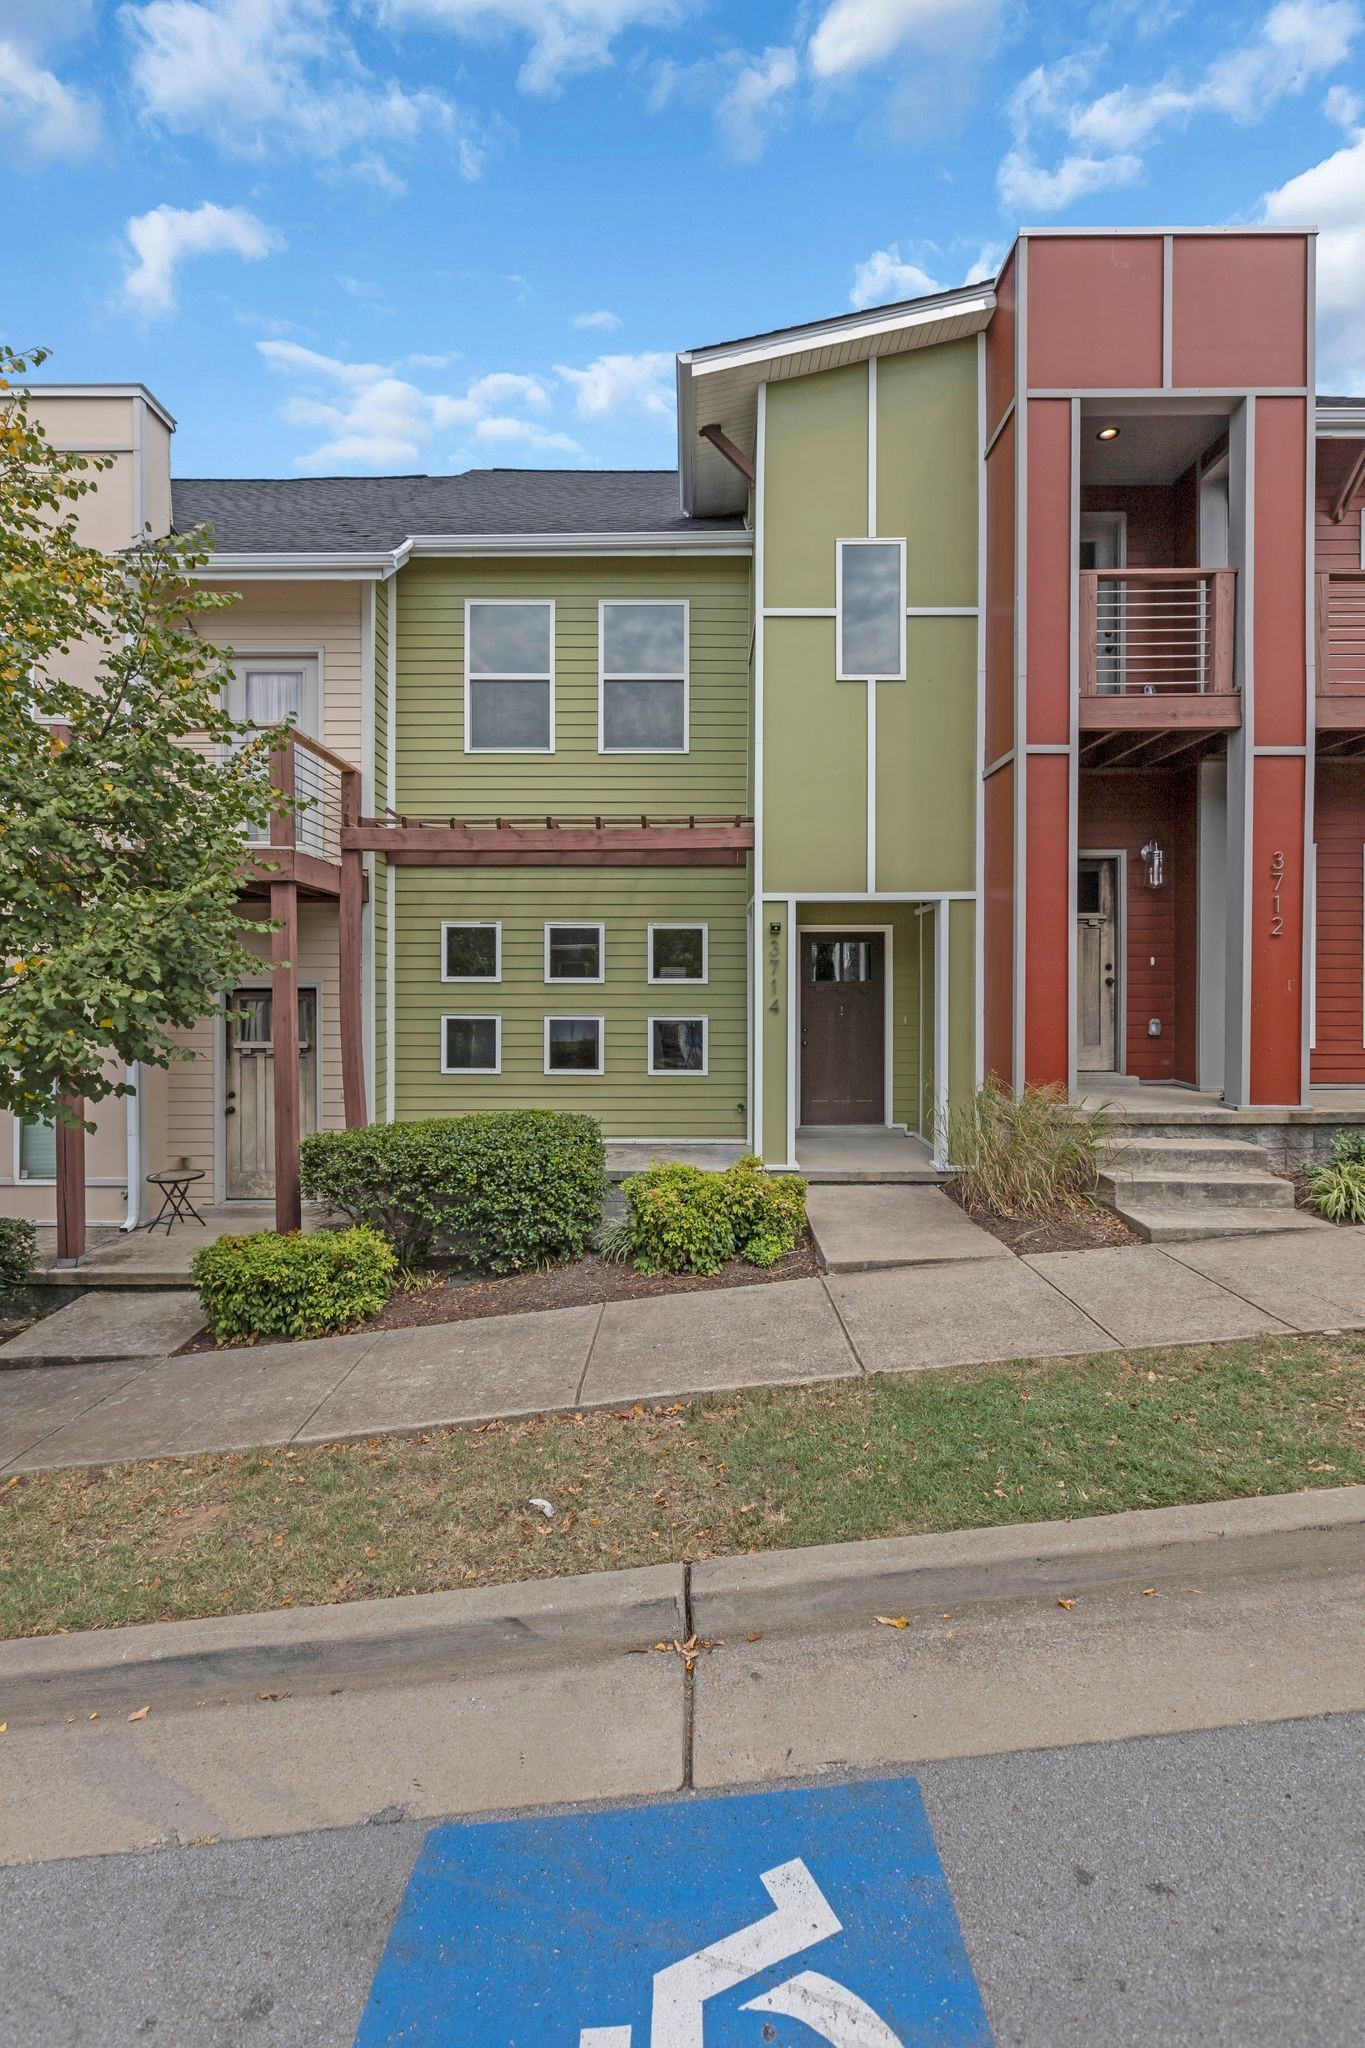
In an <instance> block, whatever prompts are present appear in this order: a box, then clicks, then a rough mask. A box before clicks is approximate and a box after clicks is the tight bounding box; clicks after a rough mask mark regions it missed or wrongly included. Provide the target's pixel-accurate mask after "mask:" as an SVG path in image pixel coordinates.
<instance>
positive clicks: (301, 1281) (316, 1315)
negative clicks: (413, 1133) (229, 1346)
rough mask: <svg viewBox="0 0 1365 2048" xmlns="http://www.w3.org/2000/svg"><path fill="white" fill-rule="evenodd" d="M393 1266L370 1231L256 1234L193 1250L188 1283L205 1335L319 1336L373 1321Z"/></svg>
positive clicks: (395, 1266) (387, 1291)
mask: <svg viewBox="0 0 1365 2048" xmlns="http://www.w3.org/2000/svg"><path fill="white" fill-rule="evenodd" d="M397 1270H398V1261H397V1259H396V1258H395V1257H394V1253H393V1247H392V1246H391V1245H390V1244H388V1243H387V1242H386V1240H385V1239H384V1238H383V1237H381V1235H380V1233H379V1232H378V1231H377V1230H371V1229H369V1228H368V1227H367V1226H365V1225H357V1226H356V1227H355V1228H353V1229H351V1230H315V1231H311V1232H310V1233H309V1235H308V1236H307V1237H301V1236H300V1235H299V1234H298V1233H297V1232H291V1233H290V1234H289V1235H288V1236H282V1235H281V1234H280V1233H279V1232H278V1231H274V1230H258V1231H256V1232H254V1233H253V1234H252V1235H251V1236H250V1237H220V1238H218V1239H217V1240H216V1242H215V1243H213V1244H206V1245H204V1246H203V1247H202V1249H201V1250H199V1251H197V1252H196V1253H195V1255H194V1258H193V1260H192V1261H191V1264H190V1280H191V1282H192V1284H193V1285H194V1286H195V1287H196V1288H197V1289H198V1291H199V1300H200V1304H201V1306H202V1308H203V1311H204V1314H205V1317H206V1318H207V1320H208V1326H209V1329H210V1330H211V1331H212V1333H213V1335H214V1336H215V1337H216V1338H217V1339H218V1341H219V1342H220V1343H221V1342H222V1341H223V1340H224V1339H225V1338H228V1337H325V1336H329V1335H330V1334H331V1333H332V1332H333V1331H335V1330H349V1329H351V1328H352V1327H353V1326H354V1325H355V1324H356V1323H359V1322H363V1321H364V1319H365V1317H366V1316H372V1315H377V1314H378V1312H379V1310H380V1309H381V1308H383V1306H384V1303H385V1302H386V1301H387V1300H388V1298H389V1295H390V1293H391V1291H392V1288H393V1281H394V1275H395V1273H396V1272H397Z"/></svg>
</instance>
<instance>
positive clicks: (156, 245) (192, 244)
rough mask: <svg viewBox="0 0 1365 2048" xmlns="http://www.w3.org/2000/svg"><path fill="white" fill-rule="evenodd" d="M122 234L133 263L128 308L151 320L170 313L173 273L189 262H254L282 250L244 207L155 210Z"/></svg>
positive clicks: (125, 282)
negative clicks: (223, 258)
mask: <svg viewBox="0 0 1365 2048" xmlns="http://www.w3.org/2000/svg"><path fill="white" fill-rule="evenodd" d="M124 233H125V235H126V236H127V239H128V248H129V253H130V255H131V256H133V257H135V258H136V261H135V262H133V263H131V264H130V267H129V269H128V271H127V273H126V275H125V277H124V280H123V295H124V297H125V299H126V300H127V301H128V303H129V305H130V306H133V307H134V308H136V310H137V311H138V312H140V313H145V314H147V315H148V316H152V315H155V314H158V313H172V312H174V310H175V286H176V273H177V272H178V270H179V268H180V265H181V264H182V263H184V262H185V261H186V260H187V258H189V257H191V256H219V255H230V256H242V257H245V258H246V259H247V261H248V262H256V261H259V259H260V258H261V257H262V256H269V255H270V254H271V252H272V251H273V250H276V249H281V248H283V247H284V243H283V240H282V239H281V237H280V236H279V235H277V234H276V232H275V230H274V229H273V228H268V227H267V226H266V225H265V222H264V221H261V220H258V219H257V218H256V215H255V214H254V213H248V212H247V209H246V208H245V207H244V206H214V205H212V204H211V203H210V202H209V201H207V200H206V201H205V202H204V204H203V205H202V206H196V207H193V208H189V207H183V206H154V207H153V208H152V210H151V212H150V213H140V214H137V215H136V216H135V217H134V218H133V219H132V220H130V221H129V222H128V225H127V227H126V228H125V229H124Z"/></svg>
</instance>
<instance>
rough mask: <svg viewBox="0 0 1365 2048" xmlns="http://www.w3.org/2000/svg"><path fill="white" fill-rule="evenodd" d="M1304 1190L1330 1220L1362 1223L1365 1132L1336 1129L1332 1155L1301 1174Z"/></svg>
mask: <svg viewBox="0 0 1365 2048" xmlns="http://www.w3.org/2000/svg"><path fill="white" fill-rule="evenodd" d="M1303 1192H1304V1199H1305V1200H1306V1201H1307V1203H1308V1206H1309V1208H1310V1209H1316V1210H1317V1212H1318V1214H1319V1215H1320V1216H1325V1217H1326V1218H1327V1220H1328V1222H1329V1223H1365V1131H1338V1132H1337V1135H1336V1137H1335V1138H1334V1139H1333V1141H1332V1156H1331V1158H1330V1159H1328V1160H1324V1161H1323V1162H1322V1164H1321V1165H1318V1166H1310V1167H1309V1168H1308V1170H1307V1172H1306V1173H1305V1174H1304V1176H1303Z"/></svg>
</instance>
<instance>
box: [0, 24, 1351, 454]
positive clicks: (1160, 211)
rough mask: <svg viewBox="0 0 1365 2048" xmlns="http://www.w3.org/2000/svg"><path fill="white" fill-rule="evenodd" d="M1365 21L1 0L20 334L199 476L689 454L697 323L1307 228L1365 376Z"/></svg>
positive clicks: (1333, 343) (8, 255)
mask: <svg viewBox="0 0 1365 2048" xmlns="http://www.w3.org/2000/svg"><path fill="white" fill-rule="evenodd" d="M1363 8H1365V0H1277V4H1275V5H1273V6H1270V7H1269V8H1266V9H1259V8H1255V7H1253V8H1250V9H1248V8H1246V7H1244V6H1243V7H1239V6H1227V5H1222V4H1216V0H1215V4H1208V0H1192V4H1189V5H1184V6H1182V5H1181V4H1179V0H1143V4H1136V0H1108V4H1107V5H1103V6H1099V5H1097V6H1093V7H1092V6H1085V5H1065V4H1062V0H1050V4H1049V0H1044V4H1031V5H1030V4H1026V0H799V4H795V5H789V4H778V0H746V4H743V5H738V4H733V0H732V4H724V0H710V4H707V0H126V4H123V5H113V4H107V0H46V4H40V5H32V6H31V5H24V6H19V5H18V4H16V0H0V151H2V152H3V154H4V157H5V159H6V162H7V166H8V168H9V170H10V177H9V182H8V200H9V204H8V207H7V210H6V227H7V233H6V249H5V258H4V266H3V280H4V281H3V287H0V290H3V300H4V326H3V332H4V333H5V336H6V338H7V339H8V340H9V341H10V342H11V343H12V344H14V345H20V346H31V345H33V344H34V343H37V342H42V343H46V344H47V345H49V346H50V347H52V348H53V350H54V351H55V354H54V357H53V360H52V362H51V363H50V365H49V366H48V367H47V369H46V370H45V371H44V372H43V375H44V376H45V377H47V378H48V379H52V380H56V379H59V378H60V379H64V380H65V379H71V380H78V379H82V380H83V379H96V380H102V379H109V380H122V379H141V380H142V381H143V382H145V383H146V384H148V385H149V386H150V387H151V389H152V390H153V391H154V392H155V393H156V394H157V396H158V397H159V398H160V399H161V400H162V402H163V403H164V404H165V405H166V406H167V407H168V408H169V409H170V410H171V412H173V413H174V414H175V415H176V416H177V418H178V420H179V422H180V431H179V434H178V436H177V440H176V448H175V467H176V471H177V473H178V474H180V475H187V476H188V475H214V474H217V475H288V474H309V473H328V474H335V473H341V472H347V473H349V472H374V471H409V470H429V471H445V470H452V469H463V468H467V467H469V466H471V465H486V464H512V465H518V466H537V465H542V464H547V465H553V466H566V467H567V466H574V465H578V464H583V463H586V464H590V465H602V464H606V465H611V464H621V465H628V466H636V465H656V464H657V465H661V466H664V465H666V466H671V465H672V463H673V460H674V442H673V415H672V354H673V352H674V350H676V349H678V348H683V347H687V346H689V345H693V344H698V343H704V342H708V341H719V340H724V339H726V338H728V337H730V336H732V335H737V334H744V333H748V332H751V331H753V330H755V329H760V328H765V327H771V326H780V325H782V324H784V323H786V322H789V321H794V320H802V319H811V318H816V317H818V316H821V315H825V314H831V313H836V312H838V311H840V310H841V309H844V308H847V307H849V306H851V305H863V304H871V303H876V302H877V301H878V300H883V299H891V298H899V297H907V296H912V295H913V294H915V293H916V292H919V291H925V290H929V289H932V288H933V287H934V286H935V285H949V284H956V283H960V282H963V281H964V280H965V279H967V278H968V277H972V276H979V275H981V274H983V273H985V272H987V271H989V270H990V269H992V268H993V267H994V265H995V263H996V262H997V261H998V259H999V256H1000V254H1001V253H1002V251H1003V249H1004V248H1005V247H1007V246H1008V242H1009V239H1010V236H1011V234H1012V232H1013V230H1014V228H1015V227H1016V226H1017V225H1018V224H1019V223H1020V222H1023V221H1027V222H1029V223H1031V224H1048V223H1057V224H1065V225H1080V224H1083V223H1086V222H1115V223H1120V224H1123V223H1131V222H1141V221H1153V222H1157V223H1162V224H1181V223H1190V222H1224V221H1262V220H1268V221H1272V222H1273V221H1280V222H1286V223H1287V222H1309V223H1314V224H1317V225H1318V226H1320V227H1321V229H1322V230H1323V234H1322V239H1321V242H1320V258H1319V305H1320V320H1319V341H1320V350H1321V380H1320V381H1321V382H1322V385H1323V388H1328V389H1330V388H1335V389H1352V388H1357V389H1359V388H1365V20H1363V19H1362V9H1363Z"/></svg>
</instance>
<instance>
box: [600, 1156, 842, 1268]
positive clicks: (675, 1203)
mask: <svg viewBox="0 0 1365 2048" xmlns="http://www.w3.org/2000/svg"><path fill="white" fill-rule="evenodd" d="M622 1193H623V1194H624V1195H625V1199H626V1218H625V1223H626V1231H628V1233H629V1247H630V1251H631V1252H632V1253H633V1255H634V1259H635V1264H636V1266H637V1267H638V1268H639V1270H640V1271H641V1272H642V1273H701V1274H711V1273H718V1272H719V1271H720V1269H721V1267H722V1266H723V1265H724V1264H725V1262H726V1260H727V1259H732V1258H736V1257H739V1258H742V1259H747V1260H748V1262H749V1264H750V1265H753V1266H772V1265H775V1264H776V1263H777V1261H778V1260H779V1259H781V1258H785V1257H786V1255H787V1253H788V1252H790V1251H792V1250H793V1249H794V1247H795V1245H796V1242H797V1239H798V1238H799V1237H800V1235H801V1232H802V1231H803V1230H804V1229H805V1225H806V1183H805V1181H804V1180H801V1179H800V1178H799V1177H798V1176H796V1175H794V1174H793V1175H790V1176H787V1175H784V1176H782V1177H780V1178H779V1177H777V1176H775V1175H773V1174H769V1173H766V1172H765V1171H764V1168H763V1164H762V1162H761V1161H760V1160H759V1159H757V1158H756V1157H754V1156H753V1155H750V1156H749V1157H747V1158H744V1159H740V1160H737V1161H736V1163H735V1164H734V1165H733V1166H729V1167H727V1168H726V1169H725V1171H724V1173H708V1172H706V1171H704V1170H703V1169H702V1168H701V1167H698V1166H682V1165H660V1166H650V1167H646V1169H645V1171H644V1172H643V1173H636V1174H632V1175H631V1177H630V1179H629V1180H627V1181H626V1182H625V1184H624V1186H623V1188H622ZM625 1236H626V1232H625V1231H622V1230H621V1229H619V1228H615V1227H613V1228H612V1229H611V1230H610V1232H609V1233H608V1237H607V1241H606V1242H605V1243H604V1247H603V1249H604V1255H605V1256H607V1257H620V1256H622V1255H623V1250H622V1247H623V1244H624V1241H625Z"/></svg>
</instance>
